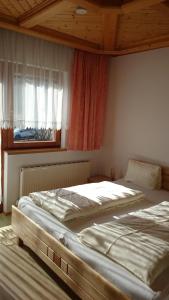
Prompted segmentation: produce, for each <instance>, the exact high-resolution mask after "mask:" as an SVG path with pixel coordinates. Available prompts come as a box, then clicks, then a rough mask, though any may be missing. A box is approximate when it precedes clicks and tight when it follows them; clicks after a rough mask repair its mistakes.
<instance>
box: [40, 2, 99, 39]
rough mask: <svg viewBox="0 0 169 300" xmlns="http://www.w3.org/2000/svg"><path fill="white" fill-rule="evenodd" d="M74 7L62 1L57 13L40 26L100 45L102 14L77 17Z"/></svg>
mask: <svg viewBox="0 0 169 300" xmlns="http://www.w3.org/2000/svg"><path fill="white" fill-rule="evenodd" d="M76 7H77V6H76V5H75V4H73V3H71V2H68V1H63V2H62V3H61V4H60V5H58V7H57V12H56V13H55V14H54V15H53V16H51V17H50V18H47V19H46V20H45V21H44V22H41V23H40V25H41V26H43V27H46V28H49V29H53V30H56V31H58V32H62V33H66V34H69V35H73V36H75V37H78V38H80V39H83V40H87V41H91V42H94V43H98V44H100V45H101V44H102V41H103V14H100V13H94V12H92V11H90V10H89V11H88V13H87V15H84V16H83V15H82V16H81V15H77V14H76V12H75V10H76Z"/></svg>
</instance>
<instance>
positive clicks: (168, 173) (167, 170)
mask: <svg viewBox="0 0 169 300" xmlns="http://www.w3.org/2000/svg"><path fill="white" fill-rule="evenodd" d="M162 188H163V189H164V190H167V191H169V167H163V166H162Z"/></svg>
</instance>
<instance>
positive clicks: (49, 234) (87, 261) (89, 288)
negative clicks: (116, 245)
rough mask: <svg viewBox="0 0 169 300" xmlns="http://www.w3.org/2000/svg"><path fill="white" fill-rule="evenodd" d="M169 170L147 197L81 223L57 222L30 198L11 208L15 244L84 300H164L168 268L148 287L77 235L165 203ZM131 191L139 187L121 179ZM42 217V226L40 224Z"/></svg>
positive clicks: (168, 290)
mask: <svg viewBox="0 0 169 300" xmlns="http://www.w3.org/2000/svg"><path fill="white" fill-rule="evenodd" d="M168 178H169V168H162V187H163V189H161V190H148V189H146V188H143V189H142V191H143V192H144V193H145V195H146V199H144V200H142V201H138V202H136V203H135V204H134V205H133V204H132V206H130V205H128V206H127V208H126V207H125V206H124V207H123V206H122V207H119V208H118V209H117V210H116V211H115V212H114V211H109V212H105V213H101V214H98V215H94V216H93V215H92V216H87V217H86V218H82V219H80V220H79V222H77V221H76V222H74V221H73V220H69V221H68V223H67V224H63V223H60V222H59V221H58V220H57V219H56V218H55V217H54V216H52V215H51V214H50V213H49V212H46V211H44V210H43V209H41V208H38V207H37V206H36V205H35V204H34V203H33V202H32V201H31V200H30V199H29V198H26V199H23V200H22V201H21V202H19V208H16V207H13V211H12V226H13V229H14V231H15V232H16V234H17V236H18V242H19V244H20V245H21V244H22V242H24V244H26V245H27V246H28V247H30V248H31V249H32V250H33V251H34V252H35V253H36V254H37V255H38V256H39V257H40V258H41V259H42V260H43V261H44V262H45V263H46V264H47V265H48V266H49V267H50V268H51V269H52V270H53V271H54V272H55V273H56V274H57V275H58V276H59V277H60V278H61V279H62V280H64V281H65V282H66V283H67V284H68V285H69V286H70V287H71V288H72V289H73V290H74V291H75V293H76V294H77V295H79V297H80V298H82V299H117V300H124V299H128V300H129V299H134V300H143V299H144V300H160V299H161V300H164V299H167V297H168V295H169V284H168V282H167V280H166V278H167V277H168V276H169V269H167V270H165V272H164V273H163V274H162V276H159V278H158V279H157V280H156V281H155V284H154V286H152V287H151V288H150V287H149V286H147V285H146V284H145V283H143V282H142V281H140V280H139V279H138V278H136V277H135V276H134V275H133V274H131V273H130V272H129V271H127V270H126V269H125V268H123V267H122V266H119V264H117V263H115V262H113V261H110V260H109V258H107V257H105V256H103V255H102V254H100V253H98V252H96V251H94V250H93V249H91V248H88V247H87V246H85V245H84V244H81V243H80V242H79V241H78V240H77V234H78V233H79V232H80V231H81V230H83V229H84V228H86V227H88V226H91V225H92V224H93V223H95V222H96V223H104V222H105V221H106V222H107V221H111V220H118V219H119V218H121V217H123V216H124V215H126V214H127V213H128V212H130V211H131V210H132V211H137V210H139V209H141V208H148V207H151V206H153V205H155V204H158V203H159V202H161V201H169V192H168V189H169V180H168ZM117 183H118V184H120V185H124V186H128V187H129V188H138V186H136V185H135V184H132V183H127V182H126V181H125V180H124V179H122V180H120V181H118V182H117ZM44 219H45V222H44Z"/></svg>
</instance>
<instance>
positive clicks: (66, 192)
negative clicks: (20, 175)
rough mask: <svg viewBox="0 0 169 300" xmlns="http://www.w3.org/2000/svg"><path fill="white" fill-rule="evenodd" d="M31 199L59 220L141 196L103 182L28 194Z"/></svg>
mask: <svg viewBox="0 0 169 300" xmlns="http://www.w3.org/2000/svg"><path fill="white" fill-rule="evenodd" d="M29 196H30V197H31V198H32V200H33V202H34V203H35V204H36V205H38V206H40V207H41V208H43V209H45V210H46V211H48V212H50V213H51V214H52V215H54V216H55V217H56V218H58V219H59V220H60V221H62V222H63V221H68V220H71V219H74V218H77V217H83V216H88V215H92V214H95V213H97V212H100V211H103V210H105V209H109V208H116V207H119V206H120V205H127V204H129V203H131V202H135V201H138V200H141V199H143V198H144V194H143V193H142V192H141V191H137V190H133V189H129V188H126V187H124V186H122V185H119V184H115V183H112V182H107V181H103V182H100V183H90V184H84V185H78V186H73V187H70V188H63V189H56V190H51V191H43V192H35V193H30V194H29Z"/></svg>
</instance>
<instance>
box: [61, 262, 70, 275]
mask: <svg viewBox="0 0 169 300" xmlns="http://www.w3.org/2000/svg"><path fill="white" fill-rule="evenodd" d="M61 269H62V270H63V272H65V273H66V274H67V273H68V264H67V262H66V261H65V260H64V259H63V258H61Z"/></svg>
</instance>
